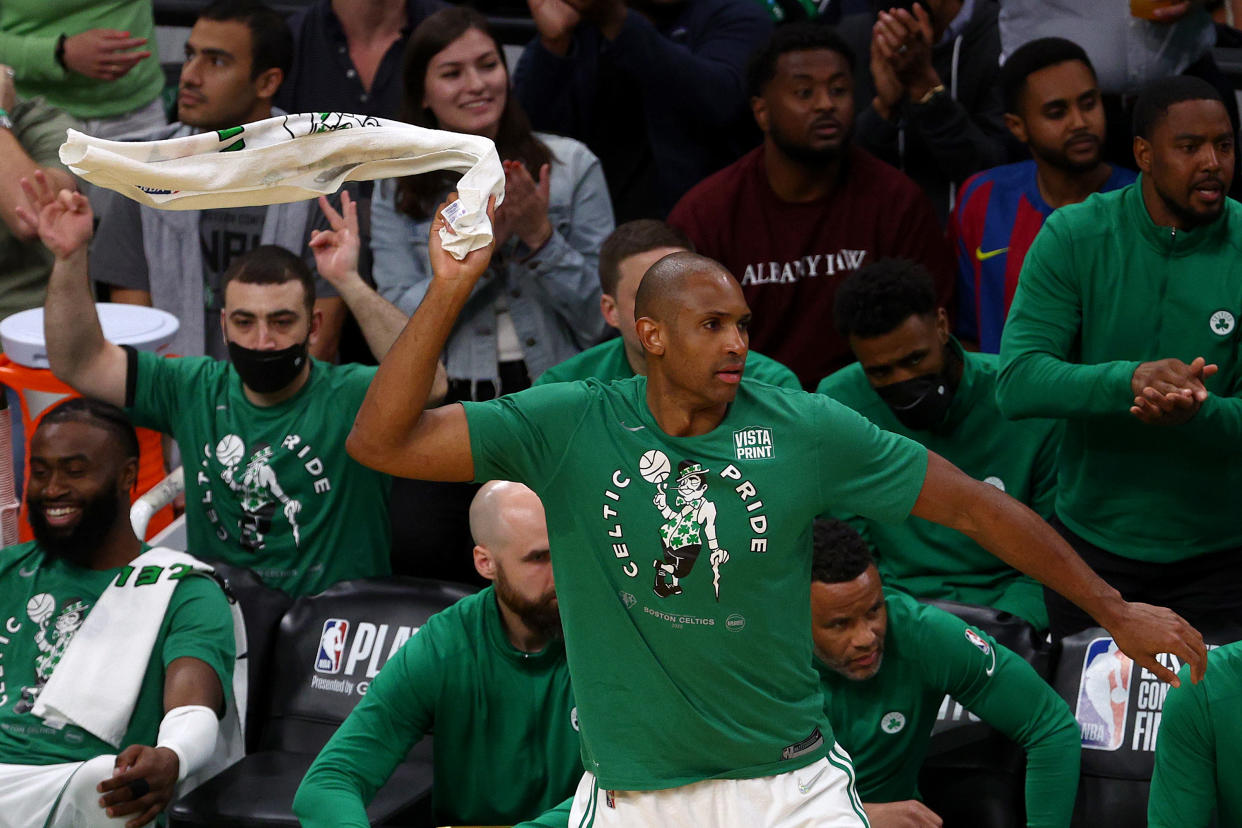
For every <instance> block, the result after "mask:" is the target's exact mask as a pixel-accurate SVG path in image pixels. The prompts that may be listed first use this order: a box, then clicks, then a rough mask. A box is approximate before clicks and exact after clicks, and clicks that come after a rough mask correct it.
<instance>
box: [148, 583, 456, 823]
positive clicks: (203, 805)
mask: <svg viewBox="0 0 1242 828" xmlns="http://www.w3.org/2000/svg"><path fill="white" fill-rule="evenodd" d="M473 591H474V590H473V589H472V588H470V587H467V586H464V585H461V584H453V583H449V582H446V581H428V580H423V579H418V578H399V577H393V578H368V579H363V580H358V581H345V582H343V583H339V584H336V585H335V586H332V587H330V588H329V589H327V590H326V591H324V592H322V593H320V594H319V595H312V596H307V597H303V598H299V599H298V600H296V601H294V602H293V605H292V606H291V607H290V608H289V610H288V611H287V612H286V613H285V614H284V617H283V618H282V619H281V622H280V629H279V632H278V633H277V636H276V641H275V648H274V653H273V657H272V659H271V662H272V671H271V695H270V700H269V703H268V710H267V716H266V717H265V722H264V724H263V726H262V728H261V731H262V732H261V733H260V734H259V736H258V750H257V751H256V752H254V753H251V754H249V755H247V756H246V757H245V758H244V759H242V761H240V762H238V763H237V764H236V765H233V766H232V767H231V768H228V769H227V770H225V771H224V772H222V773H221V774H219V775H218V776H216V777H214V778H213V779H210V780H208V781H207V782H206V783H204V784H203V785H202V786H201V787H199V788H197V789H196V790H194V791H191V792H190V793H189V794H187V795H186V796H184V797H182V798H181V799H180V800H179V801H178V802H176V803H174V804H173V806H172V807H171V808H170V809H169V826H170V828H176V826H190V825H195V826H211V827H212V828H240V827H241V826H247V827H249V826H269V825H290V826H295V825H297V824H298V822H297V820H296V819H295V818H294V816H293V810H292V804H293V795H294V793H295V792H296V791H297V787H298V785H299V784H300V783H301V781H302V777H303V776H304V775H305V774H306V771H307V769H308V768H309V767H310V764H311V762H312V761H313V760H314V758H315V756H316V754H317V753H318V752H319V750H320V748H322V747H323V745H324V744H325V743H326V742H327V741H328V739H329V738H330V737H331V735H332V734H333V732H335V730H336V728H337V726H338V725H340V723H341V722H342V721H344V720H345V717H346V716H348V715H349V712H350V711H351V710H352V709H353V707H354V705H355V704H357V702H358V701H359V699H361V697H362V696H363V695H364V694H365V693H366V688H367V687H368V686H369V685H370V682H371V680H372V679H373V678H374V677H375V675H376V673H378V672H379V669H380V668H381V667H383V665H384V663H385V662H386V661H387V660H388V658H389V657H390V656H391V655H392V654H393V653H395V652H396V650H397V649H398V648H399V647H400V645H401V643H402V642H403V641H404V640H405V639H407V638H408V637H409V636H410V635H412V634H414V633H416V632H417V631H418V628H419V627H420V626H422V625H423V624H424V623H425V622H426V620H427V619H428V618H429V617H430V616H431V615H433V614H435V613H437V612H439V611H440V610H442V609H444V608H445V607H448V606H449V605H451V604H453V603H455V602H456V601H458V600H460V599H461V598H463V597H465V596H467V595H469V594H470V593H471V592H473ZM431 784H432V764H431V752H430V740H428V739H425V740H423V742H421V743H419V744H418V745H416V746H415V747H414V749H413V750H412V751H411V752H410V755H409V756H408V757H407V760H406V761H405V762H404V763H402V764H401V765H400V766H399V767H398V768H397V770H396V771H395V772H394V773H393V775H392V777H391V778H390V779H389V780H388V783H387V784H386V785H384V787H383V788H381V789H380V791H379V792H378V793H377V794H376V796H375V799H374V800H373V801H372V803H371V805H370V807H368V809H367V816H368V818H369V819H370V820H371V823H372V824H373V825H388V824H402V825H410V824H416V823H419V822H422V820H424V819H426V818H427V814H429V806H430V802H429V800H430V797H429V794H430V792H431Z"/></svg>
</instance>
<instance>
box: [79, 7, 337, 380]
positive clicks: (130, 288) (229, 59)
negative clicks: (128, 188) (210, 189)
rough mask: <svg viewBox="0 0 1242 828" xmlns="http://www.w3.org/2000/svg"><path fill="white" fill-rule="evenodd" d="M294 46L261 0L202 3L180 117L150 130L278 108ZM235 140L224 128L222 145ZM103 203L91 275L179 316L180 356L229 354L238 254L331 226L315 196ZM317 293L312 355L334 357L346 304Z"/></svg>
mask: <svg viewBox="0 0 1242 828" xmlns="http://www.w3.org/2000/svg"><path fill="white" fill-rule="evenodd" d="M292 49H293V46H292V41H291V39H290V35H289V29H288V27H287V26H285V22H284V19H283V18H282V17H281V16H280V15H279V14H277V13H276V12H275V11H273V10H271V9H269V8H268V7H266V6H264V5H262V4H261V3H258V2H255V0H217V1H216V2H214V3H212V4H211V5H210V6H208V7H207V8H205V9H203V11H202V12H200V14H199V17H198V20H197V21H196V22H195V24H194V28H193V29H191V31H190V36H189V39H188V40H187V41H186V46H185V64H184V65H182V67H181V88H180V93H179V95H178V98H177V108H178V113H179V115H180V118H181V120H180V122H179V123H174V124H171V125H169V126H168V127H167V128H166V129H164V130H161V131H159V132H156V133H148V134H146V135H144V136H143V138H144V139H146V140H159V139H164V138H180V137H183V136H186V135H193V134H195V133H199V132H208V131H211V130H228V129H231V128H232V127H236V126H238V125H241V124H246V123H250V122H253V121H259V120H262V119H264V118H269V117H271V116H272V115H273V114H277V115H278V114H281V113H280V111H279V110H273V108H272V96H273V95H275V94H276V90H277V89H279V88H280V84H281V81H282V80H283V79H284V77H285V74H286V73H287V72H288V69H289V62H290V60H291V59H292ZM230 140H231V138H230V137H229V136H228V135H227V134H225V135H222V136H221V141H222V146H221V149H224V148H225V147H227V146H228V142H229V141H230ZM237 140H238V141H244V139H241V138H239V139H237ZM106 204H107V207H106V209H105V211H104V213H103V215H102V216H101V218H100V225H99V233H98V234H97V238H96V241H95V244H94V245H93V247H92V249H91V260H90V272H91V278H92V279H93V280H94V281H95V282H97V283H100V284H104V285H108V286H109V288H110V290H111V300H112V301H114V302H127V303H130V304H134V305H154V306H155V307H157V308H160V309H161V310H166V311H168V312H170V313H172V314H174V315H175V316H177V318H178V319H179V320H180V321H181V328H180V330H179V331H178V332H177V336H176V338H175V339H174V340H173V342H172V345H171V350H172V352H173V353H176V354H180V355H182V356H203V355H206V356H213V357H215V358H217V359H226V358H227V357H228V349H227V348H226V346H225V343H224V341H223V340H222V339H221V337H220V336H219V335H218V332H217V323H216V320H217V318H218V317H219V315H220V310H221V307H222V303H223V295H222V290H221V276H222V274H223V273H224V272H225V271H226V270H228V268H229V265H230V264H232V262H233V261H234V260H235V259H236V257H238V256H240V255H242V254H243V253H245V252H247V251H249V250H252V249H254V248H255V247H258V246H259V245H260V244H278V245H280V246H281V247H284V248H285V249H286V250H292V251H299V252H300V251H305V250H306V245H307V242H308V241H309V239H310V233H311V230H312V229H324V228H326V224H324V223H323V221H322V220H321V217H320V215H319V213H318V212H317V211H315V210H314V205H313V203H312V202H309V201H302V202H294V203H292V204H274V205H271V206H270V207H242V208H229V209H219V210H185V211H169V210H156V209H154V208H152V207H144V206H141V205H139V204H138V203H137V202H135V201H130V200H129V199H125V198H109V199H108V201H107V202H106ZM306 257H307V259H308V260H310V261H308V265H311V264H313V259H312V258H311V257H310V255H309V253H307V254H306ZM317 295H318V296H319V299H318V300H317V307H316V310H317V311H318V312H319V313H320V315H321V316H322V317H323V320H324V321H323V326H322V329H321V331H320V336H319V337H317V339H316V343H315V349H314V350H313V351H312V355H313V356H315V357H318V358H321V359H331V358H332V357H333V356H334V355H335V354H336V343H337V338H338V336H339V333H340V327H341V320H342V318H343V316H344V312H345V309H344V304H343V303H342V302H341V299H340V297H338V296H337V295H336V291H335V290H334V289H333V288H332V286H331V285H330V284H328V283H326V282H323V281H321V282H320V284H319V286H318V288H317Z"/></svg>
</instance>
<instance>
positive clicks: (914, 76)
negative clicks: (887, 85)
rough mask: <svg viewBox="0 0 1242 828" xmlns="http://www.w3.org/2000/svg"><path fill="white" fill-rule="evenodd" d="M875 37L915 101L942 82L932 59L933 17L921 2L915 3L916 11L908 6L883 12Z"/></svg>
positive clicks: (895, 72)
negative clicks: (911, 11)
mask: <svg viewBox="0 0 1242 828" xmlns="http://www.w3.org/2000/svg"><path fill="white" fill-rule="evenodd" d="M872 40H873V43H875V42H878V43H879V44H880V45H881V47H882V49H883V50H884V51H885V53H886V55H887V56H888V61H889V65H890V66H892V69H893V72H894V74H895V75H896V76H897V79H898V80H899V81H900V82H901V85H902V86H903V87H904V89H905V92H906V94H907V95H908V96H909V97H910V98H911V99H912V100H915V101H917V100H920V99H921V98H922V97H923V96H924V95H925V94H926V93H927V92H928V90H930V89H931V88H932V87H934V86H936V85H937V84H939V83H940V76H939V75H937V74H936V70H935V68H934V67H933V66H932V61H931V50H932V25H931V17H930V16H929V15H928V13H927V10H926V9H925V8H923V7H922V6H921V5H919V4H915V6H914V14H911V13H910V12H908V11H906V10H905V9H894V10H892V11H883V12H880V14H879V18H878V19H877V21H876V24H875V28H874V30H873V32H872Z"/></svg>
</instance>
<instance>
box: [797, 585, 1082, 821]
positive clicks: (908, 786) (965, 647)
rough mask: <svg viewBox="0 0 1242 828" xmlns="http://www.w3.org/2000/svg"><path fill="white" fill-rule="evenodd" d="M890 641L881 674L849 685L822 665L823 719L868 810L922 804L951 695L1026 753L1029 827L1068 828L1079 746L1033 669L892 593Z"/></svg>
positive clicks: (1073, 728) (1068, 718)
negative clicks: (935, 735)
mask: <svg viewBox="0 0 1242 828" xmlns="http://www.w3.org/2000/svg"><path fill="white" fill-rule="evenodd" d="M885 597H886V599H887V600H886V602H885V603H886V606H887V608H888V634H887V636H886V637H885V640H884V656H883V661H882V666H881V667H880V671H879V672H878V673H877V674H876V675H875V676H874V677H872V678H870V679H867V680H864V681H856V680H853V679H847V678H845V677H844V676H842V675H841V674H839V673H837V672H836V671H835V670H833V669H831V668H830V667H828V666H827V665H825V664H824V663H823V662H821V661H820V660H819V659H818V658H816V659H813V660H814V662H815V667H816V669H818V670H819V674H820V680H821V685H822V687H823V690H824V713H825V715H826V716H827V717H828V718H829V720H830V721H831V722H832V731H833V733H835V734H836V737H837V742H838V743H839V744H840V745H841V746H842V747H843V748H845V749H846V751H848V752H849V754H850V756H851V757H852V758H853V760H854V767H855V768H856V769H857V771H858V782H857V788H858V794H859V796H861V797H862V799H863V801H864V802H899V801H902V800H906V799H914V798H916V797H917V796H918V776H919V769H920V768H921V767H922V765H923V758H924V757H925V756H926V755H927V747H928V744H929V743H930V742H931V732H932V726H933V725H934V724H935V723H936V714H937V712H938V711H939V710H940V705H941V702H942V701H943V700H944V697H945V695H946V694H947V695H950V696H952V697H953V698H954V699H955V700H956V701H958V702H959V703H960V704H961V705H962V706H963V707H965V708H966V709H967V710H969V711H970V712H972V713H974V714H975V715H977V716H978V717H979V718H981V719H983V720H984V721H985V722H987V723H988V724H990V725H991V726H992V727H994V728H996V729H997V730H999V731H1000V732H1002V733H1004V734H1005V735H1006V736H1008V737H1009V738H1011V739H1013V740H1014V741H1015V742H1017V743H1019V744H1020V745H1022V747H1023V749H1024V750H1025V751H1026V812H1027V813H1026V817H1027V825H1028V826H1031V828H1037V827H1038V828H1053V827H1054V826H1055V827H1056V828H1067V826H1069V824H1070V815H1071V814H1072V812H1073V810H1074V796H1075V793H1076V792H1077V789H1078V766H1079V755H1080V752H1081V745H1080V742H1079V734H1078V725H1077V724H1076V723H1075V721H1074V716H1073V714H1071V713H1070V710H1069V707H1068V705H1066V704H1065V702H1064V701H1063V700H1062V699H1061V697H1060V696H1058V695H1057V693H1056V691H1055V690H1053V689H1052V688H1051V687H1050V686H1049V685H1048V684H1047V683H1046V682H1044V680H1043V679H1041V678H1040V677H1039V675H1038V674H1037V673H1036V672H1035V670H1034V669H1033V668H1032V667H1031V666H1030V665H1029V664H1027V663H1026V662H1025V661H1023V660H1022V659H1021V658H1019V657H1018V656H1017V655H1015V654H1014V653H1012V652H1011V651H1009V650H1007V649H1005V648H1004V647H1002V646H1000V645H998V644H997V643H996V642H995V641H994V640H993V639H992V637H991V636H989V635H988V634H987V633H985V632H983V631H981V630H978V629H976V628H974V627H968V626H967V625H966V623H965V622H964V621H962V620H961V619H959V618H957V617H955V616H953V615H950V614H949V613H947V612H944V611H943V610H940V609H937V608H935V607H929V606H926V605H924V604H920V603H919V602H918V601H916V600H915V599H913V598H911V597H910V596H908V595H904V594H902V593H900V592H896V591H893V590H889V589H887V588H886V589H885Z"/></svg>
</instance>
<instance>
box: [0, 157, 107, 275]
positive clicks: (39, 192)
mask: <svg viewBox="0 0 1242 828" xmlns="http://www.w3.org/2000/svg"><path fill="white" fill-rule="evenodd" d="M22 192H24V193H25V194H26V201H27V204H26V205H25V206H23V205H20V204H19V205H18V206H17V217H18V218H19V219H20V220H21V221H23V222H25V223H26V224H27V225H28V226H29V227H30V228H31V229H33V230H34V231H36V232H37V233H38V234H39V238H40V239H41V240H42V241H43V244H44V245H46V247H47V249H48V250H51V251H52V254H53V255H54V256H56V258H57V259H67V258H69V257H70V256H72V255H73V254H74V253H77V252H78V251H82V252H85V249H86V243H87V242H88V241H90V238H91V235H92V234H93V233H94V223H95V216H94V214H93V213H92V212H91V205H90V202H88V201H87V200H86V196H84V195H82V194H81V193H76V192H74V191H73V190H61V191H60V192H59V193H57V192H56V191H55V190H53V189H52V185H51V184H50V183H49V182H48V180H47V176H46V175H45V174H44V172H43V171H42V170H37V171H35V174H34V178H33V179H30V178H23V179H22Z"/></svg>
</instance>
